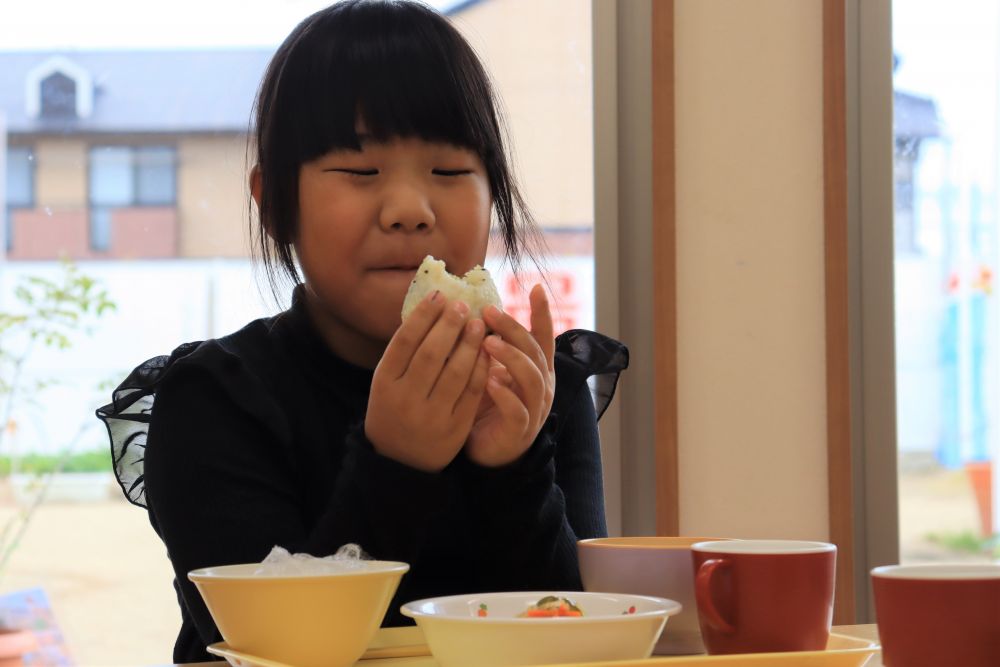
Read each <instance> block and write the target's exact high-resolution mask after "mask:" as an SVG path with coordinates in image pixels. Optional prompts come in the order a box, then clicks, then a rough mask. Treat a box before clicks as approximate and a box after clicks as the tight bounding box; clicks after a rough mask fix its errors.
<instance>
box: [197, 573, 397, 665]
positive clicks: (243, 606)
mask: <svg viewBox="0 0 1000 667" xmlns="http://www.w3.org/2000/svg"><path fill="white" fill-rule="evenodd" d="M260 567H261V565H260V564H259V563H248V564H244V565H225V566H221V567H209V568H204V569H201V570H193V571H191V572H189V573H188V578H189V579H190V580H191V581H193V582H194V584H195V586H197V587H198V592H200V593H201V596H202V598H203V599H204V600H205V604H206V605H207V606H208V611H209V612H210V613H211V614H212V618H213V619H214V620H215V624H216V625H217V626H218V628H219V632H221V633H222V637H223V638H224V639H225V640H226V643H227V644H228V645H229V646H231V647H232V648H233V649H234V650H237V651H240V652H243V653H249V654H251V655H256V656H260V657H262V658H267V659H270V660H275V661H278V662H283V663H286V664H289V665H296V667H321V666H322V667H347V666H348V665H353V664H354V663H355V661H357V660H358V658H360V657H361V654H362V653H364V652H365V648H367V646H368V644H369V642H370V641H371V640H372V638H373V637H374V636H375V633H376V632H377V631H378V628H379V625H380V624H381V623H382V618H383V617H384V616H385V612H386V609H388V607H389V602H390V601H391V600H392V596H393V595H394V594H395V592H396V588H397V587H398V586H399V580H400V578H402V576H403V574H404V573H405V572H406V571H407V570H409V569H410V566H409V565H407V564H406V563H399V562H395V561H364V567H363V568H358V569H342V570H338V571H335V572H331V573H328V574H305V575H277V574H254V573H255V571H256V570H258V569H259V568H260Z"/></svg>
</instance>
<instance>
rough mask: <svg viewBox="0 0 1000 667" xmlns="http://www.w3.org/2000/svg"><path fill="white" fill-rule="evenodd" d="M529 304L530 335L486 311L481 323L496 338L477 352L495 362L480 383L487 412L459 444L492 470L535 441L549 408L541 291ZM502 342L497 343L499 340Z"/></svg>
mask: <svg viewBox="0 0 1000 667" xmlns="http://www.w3.org/2000/svg"><path fill="white" fill-rule="evenodd" d="M529 299H530V302H531V331H530V332H528V330H527V329H525V328H524V327H522V326H521V325H520V324H518V322H517V320H515V319H514V318H513V317H511V316H510V315H507V314H506V313H504V312H502V311H500V310H499V309H497V308H494V307H492V306H490V307H488V308H486V309H485V310H484V311H483V319H484V320H485V321H486V324H487V326H489V327H490V328H491V329H493V331H495V332H496V333H498V334H500V337H498V336H488V337H487V338H486V340H485V341H483V348H484V349H485V350H486V351H487V352H488V353H489V355H490V357H491V358H492V359H493V360H495V361H496V362H498V363H497V364H494V365H492V366H491V367H490V369H489V380H488V381H487V382H486V394H487V396H488V397H489V400H490V401H492V405H489V401H487V402H486V405H487V406H488V407H485V406H484V407H485V409H484V410H483V411H482V412H481V414H479V415H478V416H477V417H476V421H475V423H474V424H473V425H472V432H471V433H470V434H469V440H468V442H466V445H465V453H466V455H467V456H468V457H469V459H470V460H471V461H473V462H474V463H477V464H479V465H482V466H487V467H497V466H502V465H506V464H508V463H511V462H513V461H515V460H517V458H518V457H520V456H521V455H522V454H524V452H525V451H527V449H528V447H530V446H531V443H532V442H534V440H535V438H536V437H537V436H538V432H539V431H540V430H541V428H542V424H544V423H545V420H546V419H547V418H548V416H549V411H550V410H551V409H552V397H553V396H554V395H555V387H556V374H555V366H554V358H555V348H556V343H555V338H554V337H553V335H552V314H551V312H550V311H549V302H548V299H547V297H546V296H545V290H543V289H542V286H541V285H535V286H534V288H533V289H532V290H531V295H530V297H529ZM501 337H502V340H501Z"/></svg>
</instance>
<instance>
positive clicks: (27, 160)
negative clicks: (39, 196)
mask: <svg viewBox="0 0 1000 667" xmlns="http://www.w3.org/2000/svg"><path fill="white" fill-rule="evenodd" d="M34 190H35V187H34V169H32V155H31V149H30V148H26V147H21V146H14V147H11V148H8V149H7V206H9V207H16V206H31V205H32V203H33V201H34Z"/></svg>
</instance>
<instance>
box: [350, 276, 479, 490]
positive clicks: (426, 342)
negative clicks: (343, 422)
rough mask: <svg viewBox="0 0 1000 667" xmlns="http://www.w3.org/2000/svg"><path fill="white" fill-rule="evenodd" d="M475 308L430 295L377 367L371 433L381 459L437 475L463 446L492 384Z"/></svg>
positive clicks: (370, 400) (367, 429)
mask: <svg viewBox="0 0 1000 667" xmlns="http://www.w3.org/2000/svg"><path fill="white" fill-rule="evenodd" d="M468 316H469V307H468V306H467V305H465V304H464V303H461V302H459V301H455V302H451V303H448V302H447V299H445V298H444V296H442V295H441V294H440V293H438V292H435V293H433V294H430V295H428V296H427V297H426V298H425V299H424V300H423V301H422V302H421V303H420V304H419V305H418V306H417V307H416V308H415V309H414V310H413V312H412V313H411V314H410V316H409V317H408V318H406V321H405V322H403V324H402V325H401V326H400V327H399V329H398V330H397V331H396V333H395V334H394V335H393V337H392V340H390V341H389V344H388V346H386V349H385V354H383V355H382V359H381V361H379V364H378V366H377V367H376V368H375V375H374V377H373V378H372V389H371V394H370V395H369V397H368V412H367V414H366V416H365V436H366V437H367V438H368V440H369V441H370V442H371V443H372V446H373V447H374V448H375V451H377V452H378V453H379V454H381V455H382V456H386V457H388V458H391V459H394V460H396V461H399V462H400V463H403V464H405V465H408V466H411V467H413V468H417V469H419V470H424V471H426V472H437V471H439V470H441V469H442V468H444V467H445V466H446V465H448V463H450V462H451V460H452V459H453V458H455V455H456V454H458V452H459V451H460V450H461V449H462V445H463V444H464V443H465V440H466V438H467V437H468V435H469V429H470V428H471V427H472V422H473V420H474V419H475V416H476V408H477V407H478V406H479V402H480V399H481V398H482V395H483V391H484V387H485V385H486V376H487V369H488V366H489V356H488V355H487V354H486V353H485V352H482V351H480V346H481V344H482V342H483V337H484V336H485V334H486V327H485V325H484V324H483V321H482V320H478V319H473V320H469V319H468Z"/></svg>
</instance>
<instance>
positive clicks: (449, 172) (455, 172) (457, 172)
mask: <svg viewBox="0 0 1000 667" xmlns="http://www.w3.org/2000/svg"><path fill="white" fill-rule="evenodd" d="M431 173H433V174H434V175H435V176H464V175H465V174H471V173H472V170H471V169H434V170H433V171H432V172H431Z"/></svg>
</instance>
